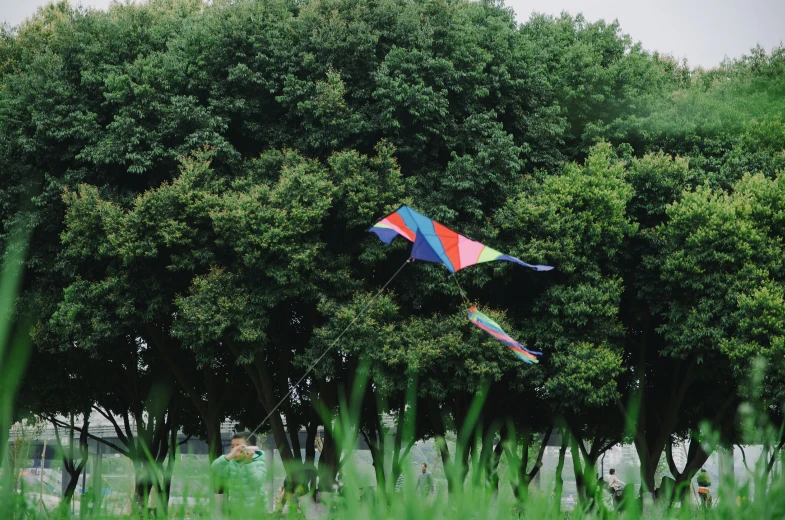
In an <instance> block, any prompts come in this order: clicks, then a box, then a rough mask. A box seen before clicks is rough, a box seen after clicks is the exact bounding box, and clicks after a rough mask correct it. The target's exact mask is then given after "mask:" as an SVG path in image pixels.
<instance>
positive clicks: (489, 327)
mask: <svg viewBox="0 0 785 520" xmlns="http://www.w3.org/2000/svg"><path fill="white" fill-rule="evenodd" d="M469 321H470V322H472V323H473V324H474V325H476V326H477V327H479V328H481V329H482V330H484V331H485V332H487V333H488V334H490V335H491V336H493V337H494V338H496V339H498V340H499V341H501V342H502V343H504V344H505V345H507V346H508V347H510V349H511V350H512V351H513V352H514V353H515V355H516V356H518V358H519V359H520V360H521V361H523V362H524V363H539V360H538V359H537V356H541V355H542V352H537V351H536V350H529V349H527V348H526V347H524V346H523V345H522V344H520V343H518V342H517V341H515V340H514V339H512V338H511V337H510V335H509V334H507V333H506V332H504V330H503V329H502V328H501V327H500V326H499V324H498V323H496V322H495V321H493V320H492V319H491V318H489V317H488V316H486V315H485V314H483V313H481V312H480V311H478V310H477V307H474V306H472V308H471V309H469Z"/></svg>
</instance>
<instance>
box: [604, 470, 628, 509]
mask: <svg viewBox="0 0 785 520" xmlns="http://www.w3.org/2000/svg"><path fill="white" fill-rule="evenodd" d="M608 474H609V475H610V477H609V478H608V490H609V491H610V492H611V495H612V496H613V501H614V502H615V503H616V505H617V506H618V505H619V504H620V503H621V499H622V494H623V492H624V486H626V484H625V483H624V482H623V481H622V480H621V479H620V478H619V477H617V476H616V470H615V469H613V468H611V469H610V471H608Z"/></svg>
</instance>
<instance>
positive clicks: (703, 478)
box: [698, 468, 711, 508]
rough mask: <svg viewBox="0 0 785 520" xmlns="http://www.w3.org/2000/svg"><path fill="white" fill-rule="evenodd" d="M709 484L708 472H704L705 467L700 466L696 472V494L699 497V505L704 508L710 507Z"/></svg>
mask: <svg viewBox="0 0 785 520" xmlns="http://www.w3.org/2000/svg"><path fill="white" fill-rule="evenodd" d="M709 486H711V480H710V479H709V474H708V473H707V472H706V468H701V471H700V473H699V474H698V496H699V497H700V499H701V505H702V506H703V507H704V508H709V507H711V494H710V493H709Z"/></svg>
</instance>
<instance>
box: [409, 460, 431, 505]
mask: <svg viewBox="0 0 785 520" xmlns="http://www.w3.org/2000/svg"><path fill="white" fill-rule="evenodd" d="M435 489H436V488H435V487H434V485H433V475H431V472H430V471H428V464H426V463H425V462H423V463H422V473H420V476H419V477H417V485H416V486H415V487H414V490H415V491H417V490H419V491H420V494H421V495H422V496H423V498H427V497H429V496H431V495H432V494H433V492H434V491H435Z"/></svg>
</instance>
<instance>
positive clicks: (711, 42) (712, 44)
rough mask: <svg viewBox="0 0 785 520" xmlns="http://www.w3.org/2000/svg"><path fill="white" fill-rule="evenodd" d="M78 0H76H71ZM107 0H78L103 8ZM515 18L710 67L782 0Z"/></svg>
mask: <svg viewBox="0 0 785 520" xmlns="http://www.w3.org/2000/svg"><path fill="white" fill-rule="evenodd" d="M71 1H72V2H77V3H78V2H79V0H71ZM110 1H111V0H81V3H82V4H83V5H89V6H94V7H98V8H102V9H104V8H106V7H107V6H108V5H109V3H110ZM506 1H507V4H508V5H510V6H512V8H513V9H515V12H516V13H517V14H518V21H519V22H522V21H525V20H527V19H528V18H529V16H530V15H531V13H532V11H537V12H541V13H548V14H553V15H558V14H559V13H561V12H562V11H567V12H569V13H572V14H577V13H583V14H584V16H585V17H586V18H587V19H588V20H589V21H594V20H598V19H601V18H602V19H605V20H606V21H609V22H610V21H612V20H614V19H618V20H619V23H620V24H621V28H622V30H623V31H624V32H625V33H627V34H629V35H630V36H632V39H633V40H634V41H640V42H642V43H643V46H644V48H646V49H648V50H657V51H660V52H663V53H668V54H672V55H674V56H676V57H677V58H687V60H688V61H689V64H690V65H691V66H698V65H700V66H702V67H706V68H709V67H714V66H716V65H718V64H719V63H720V62H721V61H722V59H723V58H724V57H725V56H728V57H731V58H737V57H740V56H741V55H742V54H749V49H750V48H752V47H754V46H755V44H756V43H760V44H761V45H762V46H763V47H764V48H765V49H766V50H767V51H770V50H771V49H772V47H774V46H775V45H778V44H780V42H782V41H783V40H785V0H656V1H652V0H506ZM45 3H47V1H46V0H0V20H3V21H7V22H9V23H11V24H14V25H15V24H18V23H19V22H21V21H22V20H24V18H26V17H27V16H30V15H31V14H32V13H33V12H35V9H36V7H37V6H39V5H43V4H45Z"/></svg>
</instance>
